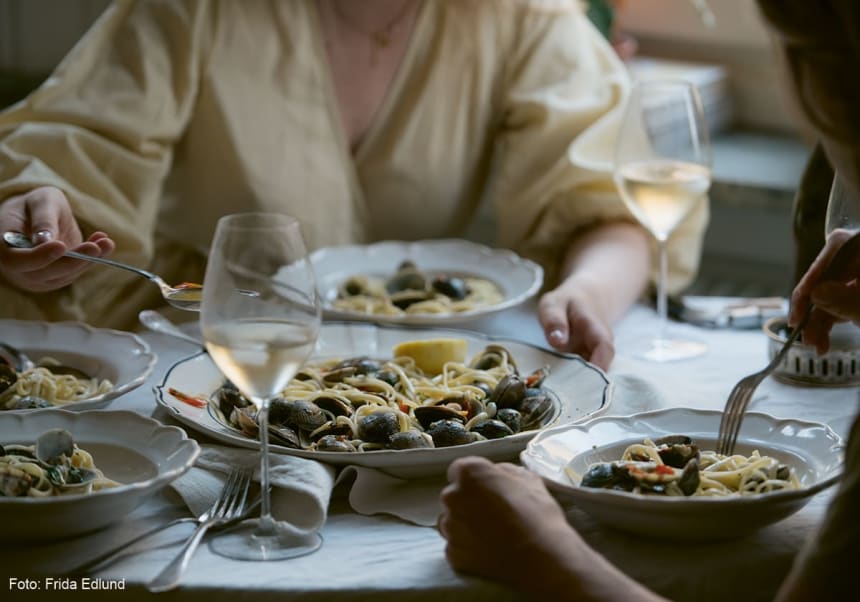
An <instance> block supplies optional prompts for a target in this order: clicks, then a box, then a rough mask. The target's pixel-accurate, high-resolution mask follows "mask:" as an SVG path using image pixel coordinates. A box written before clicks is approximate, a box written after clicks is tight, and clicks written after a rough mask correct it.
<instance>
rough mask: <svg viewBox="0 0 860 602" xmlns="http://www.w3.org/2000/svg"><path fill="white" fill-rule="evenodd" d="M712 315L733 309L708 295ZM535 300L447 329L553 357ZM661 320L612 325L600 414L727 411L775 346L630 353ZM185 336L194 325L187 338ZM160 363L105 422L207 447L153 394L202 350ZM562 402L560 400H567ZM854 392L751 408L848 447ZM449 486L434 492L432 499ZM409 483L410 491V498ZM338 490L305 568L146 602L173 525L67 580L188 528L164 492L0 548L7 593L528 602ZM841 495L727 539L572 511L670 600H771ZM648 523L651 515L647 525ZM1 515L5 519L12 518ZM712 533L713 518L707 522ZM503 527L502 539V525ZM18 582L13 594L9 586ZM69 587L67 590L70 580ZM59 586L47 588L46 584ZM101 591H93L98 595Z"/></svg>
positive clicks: (257, 570)
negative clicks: (127, 413)
mask: <svg viewBox="0 0 860 602" xmlns="http://www.w3.org/2000/svg"><path fill="white" fill-rule="evenodd" d="M696 301H698V302H700V303H702V304H704V305H710V306H714V307H716V306H719V305H723V304H725V303H727V302H729V301H731V300H730V299H726V298H717V297H710V298H706V297H702V298H698V299H696ZM536 315H537V314H536V302H535V301H534V300H532V301H529V302H526V303H524V304H522V305H519V306H517V307H514V308H510V309H507V310H505V311H502V312H497V313H493V314H489V315H486V316H483V317H481V318H478V319H473V320H470V321H467V322H464V323H458V324H456V325H453V326H448V327H449V328H452V327H453V328H457V329H465V330H470V331H477V332H481V333H484V334H489V335H493V336H496V337H502V338H510V339H514V340H517V341H524V342H527V343H531V344H534V345H539V346H543V347H546V342H545V340H544V336H543V333H542V331H541V329H540V326H539V323H538V321H537V318H536ZM657 324H658V317H657V314H656V312H655V311H654V309H653V308H652V307H650V306H648V305H645V304H640V305H636V306H634V307H633V308H632V309H631V310H630V311H629V312H628V313H627V314H626V315H625V316H624V317H623V318H622V319H621V320H620V321H619V322H618V323H617V324H616V326H615V337H616V339H615V342H616V356H615V358H614V360H613V362H612V364H611V367H610V368H609V369H608V370H607V371H606V376H607V378H608V381H609V383H610V385H611V387H612V390H613V391H612V395H611V396H610V397H609V404H608V406H607V407H606V408H605V409H604V410H603V411H602V413H601V415H604V416H608V415H628V414H631V413H635V412H643V411H648V410H656V409H661V408H669V407H689V408H701V409H722V407H723V405H724V403H725V400H726V398H727V396H728V394H729V392H730V391H731V389H732V387H733V385H734V384H735V383H736V382H737V381H738V380H739V379H740V378H742V377H743V376H745V375H747V374H750V373H752V372H755V371H757V370H759V369H761V368H762V367H764V365H765V364H766V363H767V362H768V360H769V357H768V339H767V337H766V335H765V334H764V332H763V330H762V329H761V328H748V329H731V328H723V329H717V328H703V327H699V326H695V325H692V324H685V323H680V322H673V323H672V328H673V329H675V330H676V331H678V332H679V334H681V335H684V336H687V337H693V338H696V339H699V340H701V341H703V342H704V343H706V345H707V352H706V353H705V354H703V355H701V356H699V357H696V358H692V359H687V360H683V361H677V362H665V363H656V362H652V361H647V360H644V359H639V358H637V357H634V356H632V355H631V354H630V353H629V351H628V350H629V349H631V348H632V346H633V344H634V343H635V342H636V341H637V340H640V339H642V338H645V337H651V336H653V335H654V333H655V331H656V329H657ZM184 327H185V329H187V330H188V331H189V332H193V331H194V329H195V328H196V325H195V324H194V323H188V324H186V325H185V326H184ZM138 334H139V336H140V337H141V338H142V339H144V340H145V341H146V342H147V343H149V345H150V346H151V348H152V349H153V350H154V351H155V352H156V353H157V355H158V362H157V364H156V366H155V369H154V370H153V372H152V373H151V374H150V376H149V377H148V379H147V381H146V382H145V383H144V385H143V386H140V387H138V388H136V389H135V390H133V391H131V392H129V393H127V394H125V395H123V396H122V397H120V398H118V399H116V400H114V401H113V403H112V404H111V405H110V406H109V409H110V410H121V409H124V410H133V411H135V412H139V413H141V414H143V415H146V416H150V417H153V418H155V419H157V420H159V421H161V422H163V423H165V424H169V425H174V426H178V427H182V428H185V429H186V431H187V432H188V435H189V436H190V437H192V438H195V439H197V440H198V441H199V442H200V443H201V444H206V443H212V441H210V440H209V439H208V438H207V437H206V435H204V434H202V433H200V432H197V431H195V430H193V429H190V428H188V427H186V426H183V425H182V423H179V422H176V421H174V419H173V418H172V417H171V416H170V414H169V413H168V412H166V411H165V410H164V409H163V408H161V407H160V406H158V405H157V404H156V401H155V398H154V395H153V386H155V385H157V384H159V383H160V382H161V381H162V380H163V378H164V375H165V373H166V371H167V370H168V369H169V368H170V367H171V366H172V365H174V364H175V363H176V362H177V361H179V360H181V359H183V358H186V357H188V356H190V355H192V354H195V353H199V352H200V349H199V347H196V346H195V345H194V344H192V343H189V342H186V341H182V340H179V339H177V338H173V337H170V336H167V335H164V334H160V333H154V332H150V331H141V332H139V333H138ZM562 393H563V392H562ZM858 394H860V389H858V388H857V387H852V386H843V387H815V386H800V385H796V384H787V383H784V382H780V381H778V380H775V379H773V378H768V379H766V380H765V381H764V382H763V383H762V384H761V386H760V387H759V389H758V390H757V392H756V394H755V396H754V397H753V400H752V402H751V404H750V407H749V410H750V411H753V412H763V413H767V414H771V415H773V416H775V417H778V418H794V419H801V420H807V421H816V422H823V423H826V424H828V425H829V426H830V427H832V429H834V430H835V431H836V432H837V433H838V434H840V435H841V436H843V437H845V436H847V433H848V430H849V427H850V425H851V421H852V419H853V417H854V415H855V413H856V412H857V410H858ZM443 484H444V481H443V480H440V481H439V486H438V489H437V490H433V491H432V495H434V496H435V495H438V491H440V490H441V487H442V486H443ZM409 486H410V485H409V482H405V484H404V487H407V488H408V487H409ZM346 488H348V484H344V485H339V486H338V487H337V488H335V490H334V492H333V495H332V498H331V502H330V505H329V508H328V515H327V518H326V521H325V523H324V525H323V526H322V528H321V531H320V534H321V535H322V538H323V545H322V547H321V548H320V549H319V550H318V551H317V552H315V553H313V554H310V555H308V556H303V557H299V558H293V559H288V560H283V561H237V560H230V559H227V558H225V557H222V556H219V555H218V554H216V553H214V552H213V551H212V550H211V549H210V548H209V547H208V546H207V545H205V543H204V545H201V546H200V548H199V549H198V550H197V551H196V553H195V555H194V557H193V559H192V561H191V563H190V565H189V567H188V569H187V571H186V573H185V574H184V576H183V577H182V581H181V584H180V585H179V587H177V588H176V589H173V590H171V591H167V592H163V593H159V594H150V593H149V592H148V591H147V590H146V588H145V585H146V583H147V582H148V581H149V580H151V579H152V578H153V577H154V576H155V575H156V574H158V573H159V571H161V569H162V568H164V566H165V565H166V563H168V562H169V561H170V560H171V559H172V558H173V557H174V556H175V555H176V554H177V552H178V550H179V549H180V547H181V545H182V543H183V542H184V540H185V538H187V537H188V536H189V535H190V533H191V527H190V526H189V525H183V526H181V527H173V528H172V529H169V530H166V531H163V532H160V533H158V534H156V535H155V536H153V537H151V538H148V539H147V540H145V541H144V542H141V543H140V544H138V545H136V546H134V547H132V548H130V549H129V551H128V553H127V554H125V555H123V556H121V557H120V558H119V559H117V560H116V561H115V562H112V563H111V564H109V565H107V566H103V567H101V568H98V569H97V570H95V571H94V572H90V573H87V574H83V575H82V574H81V573H79V572H71V571H72V569H74V568H75V567H77V566H78V565H80V564H81V562H83V561H85V560H86V559H87V558H89V557H95V556H96V555H98V554H99V553H101V552H103V551H105V550H108V549H110V548H112V547H114V546H116V545H118V544H120V543H122V542H124V541H127V540H129V539H131V538H132V537H133V536H134V535H136V534H138V533H141V532H143V531H145V530H147V529H149V528H152V527H153V526H156V525H159V524H166V523H167V522H169V521H170V520H171V519H174V518H177V517H181V516H188V515H189V510H188V508H187V507H186V506H185V505H184V504H183V503H182V501H181V499H180V498H179V496H178V495H177V494H176V492H175V491H174V490H173V489H171V488H170V487H165V488H164V489H162V490H160V491H159V492H158V493H156V494H155V495H153V496H152V497H150V498H149V499H147V500H146V501H145V502H144V503H143V504H142V505H141V506H139V507H138V508H137V509H136V510H135V511H134V512H132V513H131V514H129V515H128V516H127V517H125V518H124V519H123V520H122V521H120V522H119V523H116V524H114V525H111V526H109V527H106V528H104V529H101V530H99V531H96V532H94V533H89V534H86V535H84V536H79V537H74V538H70V539H63V540H57V541H51V542H42V543H35V544H27V543H16V544H14V546H8V545H5V544H4V545H3V554H2V556H3V561H2V562H0V571H2V572H3V573H5V575H4V579H3V584H2V585H0V592H2V594H0V597H2V599H4V600H10V599H13V600H14V599H25V597H29V598H32V596H29V595H28V594H32V593H33V592H32V591H28V590H21V589H18V587H19V584H20V583H21V580H22V579H24V578H32V580H33V583H34V584H36V585H38V586H39V587H40V588H43V589H42V590H41V591H45V590H44V587H45V584H46V579H48V578H50V579H52V581H51V583H52V584H63V583H64V584H65V585H66V587H65V588H63V587H61V585H56V587H57V588H58V589H56V590H54V593H56V594H57V597H58V599H63V598H62V595H61V594H63V593H64V592H68V593H71V592H72V591H77V592H78V593H79V594H80V593H81V592H80V587H79V586H80V585H82V580H84V579H87V580H88V583H89V584H91V585H92V584H93V583H96V584H98V583H101V584H104V585H105V589H106V588H107V587H113V588H114V591H111V592H110V593H111V599H116V600H122V599H137V597H144V596H147V597H148V596H157V597H161V598H163V599H165V600H171V599H176V600H183V601H186V602H192V601H196V600H205V601H206V602H216V601H218V600H229V601H231V602H235V601H238V600H245V599H253V600H260V601H262V600H280V601H283V600H290V601H299V600H300V601H308V602H310V601H328V600H337V601H338V602H349V601H353V600H355V601H358V600H372V601H374V602H383V601H392V602H409V601H436V600H445V601H451V602H456V601H470V602H479V601H487V602H489V601H493V602H504V601H508V600H510V601H515V600H525V599H526V598H525V597H523V596H522V595H521V594H519V593H517V592H515V591H512V590H510V589H508V588H506V587H504V586H502V585H499V584H497V583H494V582H492V581H488V580H484V579H480V578H476V577H472V576H468V575H465V574H460V573H458V572H457V571H455V570H453V569H452V568H451V566H450V565H449V564H448V562H447V561H446V558H445V540H444V538H443V537H442V536H441V535H440V534H439V532H438V531H437V530H436V529H435V528H434V527H430V526H419V525H416V524H414V523H411V522H409V521H406V520H403V519H401V518H398V517H396V516H392V515H390V514H383V513H378V514H371V515H366V514H362V513H360V512H358V511H356V510H354V509H353V507H352V506H351V504H350V501H349V496H348V495H346V493H345V491H343V490H345V489H346ZM833 489H834V488H830V489H827V490H825V491H823V492H821V493H819V494H817V495H815V496H814V497H812V498H811V499H810V500H809V502H808V504H807V505H805V506H804V507H803V508H802V509H801V510H800V511H798V512H797V513H795V514H793V515H792V516H790V517H788V518H786V519H784V520H782V521H779V522H777V523H774V524H772V525H770V526H767V527H765V528H763V529H761V530H758V531H756V532H754V533H752V534H750V535H747V536H744V537H741V538H738V539H730V540H723V541H716V542H714V541H709V542H695V541H675V540H672V539H664V538H660V537H643V536H637V535H632V534H628V533H626V532H624V531H621V530H616V529H614V528H612V526H611V525H605V524H602V523H600V522H597V521H595V520H594V519H593V518H591V517H590V516H589V515H587V514H585V513H584V512H583V511H581V510H580V509H578V508H576V507H565V511H566V513H567V516H568V518H569V521H570V522H571V524H572V525H573V526H574V527H575V528H576V529H577V530H578V531H579V533H580V534H581V535H582V536H583V537H584V539H585V540H586V541H587V542H588V543H589V544H590V545H591V546H593V547H594V548H595V549H596V550H597V551H598V552H600V553H601V554H602V555H604V556H605V557H606V558H607V559H608V560H609V561H610V562H612V563H613V564H615V565H617V566H618V567H619V568H620V569H621V570H623V571H624V572H625V573H627V574H629V575H630V576H631V577H633V578H634V579H636V580H638V581H640V582H641V583H643V584H644V585H646V586H647V587H649V588H651V589H652V590H653V591H655V592H657V593H659V594H661V595H663V596H666V597H668V598H670V599H673V600H695V601H699V602H702V601H708V600H720V601H724V600H727V599H730V600H770V599H772V597H773V595H774V593H775V592H776V590H777V589H778V587H779V584H780V582H781V581H782V579H783V578H784V576H785V575H786V573H787V572H788V571H789V570H790V568H791V565H792V562H793V561H794V559H795V556H796V555H797V553H798V551H799V550H800V549H801V547H802V546H803V544H804V542H805V541H806V540H807V539H808V538H809V537H810V535H812V534H813V533H814V531H815V529H816V527H817V525H818V524H819V523H820V522H821V519H822V517H823V515H824V513H825V510H826V507H827V503H828V499H829V498H830V496H832V494H833ZM645 518H647V517H645ZM10 519H11V517H3V518H2V520H10ZM701 520H702V521H707V520H708V517H707V516H702V517H701ZM500 528H501V527H500ZM13 578H14V579H15V581H14V583H16V584H18V585H16V586H13ZM64 579H65V581H64ZM52 587H53V586H52ZM92 593H97V592H92Z"/></svg>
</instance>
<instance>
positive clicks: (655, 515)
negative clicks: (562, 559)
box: [521, 408, 844, 540]
mask: <svg viewBox="0 0 860 602" xmlns="http://www.w3.org/2000/svg"><path fill="white" fill-rule="evenodd" d="M720 416H721V412H719V411H715V410H695V409H687V408H671V409H665V410H657V411H653V412H645V413H641V414H634V415H631V416H605V417H599V418H595V419H593V420H590V421H588V422H585V423H583V424H579V425H571V426H566V427H559V428H557V429H553V430H552V431H548V432H545V433H541V434H539V435H537V436H536V437H535V438H534V439H533V440H532V441H531V442H530V443H529V445H528V446H527V448H526V450H525V451H524V452H523V453H522V454H521V460H522V462H523V464H524V465H525V466H526V467H527V468H528V469H529V470H532V471H533V472H535V473H537V474H538V475H540V476H541V477H542V478H543V479H544V481H545V482H546V483H547V485H548V487H549V488H550V489H551V490H552V491H553V493H554V494H556V495H557V497H558V499H559V500H560V501H561V502H562V503H563V504H568V503H569V504H571V505H575V506H576V507H578V508H580V509H582V510H583V511H585V512H587V513H588V514H590V515H591V516H592V517H593V518H595V519H596V520H598V521H601V522H602V523H604V524H606V525H607V526H610V527H613V528H617V529H621V530H624V531H629V532H632V533H637V534H640V535H646V536H648V537H651V538H668V539H683V540H717V539H728V538H733V537H739V536H742V535H746V534H748V533H751V532H752V531H755V530H756V529H759V528H762V527H765V526H766V525H769V524H771V523H774V522H776V521H779V520H782V519H784V518H786V517H788V516H790V515H791V514H794V513H795V512H797V511H798V510H800V509H801V508H802V507H803V506H804V505H805V504H806V503H807V502H808V501H809V499H810V498H811V497H812V496H813V495H814V494H816V493H818V492H819V491H821V490H823V489H825V488H826V487H829V486H831V485H833V484H834V483H835V482H836V480H837V479H838V478H839V475H840V473H841V471H842V467H843V448H844V445H843V442H842V439H841V438H840V437H839V435H837V434H836V433H835V432H834V431H833V430H832V429H831V428H830V427H828V426H826V425H824V424H821V423H815V422H804V421H800V420H790V419H789V420H783V419H778V418H774V417H773V416H769V415H767V414H760V413H748V414H747V415H746V417H745V419H744V426H743V430H742V432H741V436H740V438H739V440H738V443H737V446H736V448H735V453H739V454H743V455H749V454H750V453H751V452H752V451H753V450H758V451H759V452H760V453H761V454H762V455H767V456H772V457H774V458H776V459H777V460H779V461H780V462H782V463H785V464H788V465H790V466H792V467H793V468H794V469H795V472H796V474H797V476H798V478H799V480H800V483H801V488H800V489H794V490H783V491H774V492H770V493H762V494H757V495H748V496H731V497H697V496H691V497H663V496H656V495H641V494H637V493H629V492H626V491H616V490H610V489H597V488H591V487H580V486H579V484H578V481H577V479H576V476H575V475H582V474H584V473H585V471H586V470H587V469H588V467H589V466H590V465H591V464H592V463H595V462H609V461H613V460H620V459H621V455H622V453H623V452H624V450H625V448H626V447H627V446H628V445H630V444H633V443H641V442H642V441H643V439H646V438H648V439H655V438H657V437H661V436H664V435H672V434H680V435H688V436H690V437H692V438H693V440H694V442H696V443H697V444H698V445H699V448H700V449H703V450H713V449H715V448H716V441H717V436H716V434H717V431H718V428H719V424H720ZM571 474H573V475H574V476H570V475H571Z"/></svg>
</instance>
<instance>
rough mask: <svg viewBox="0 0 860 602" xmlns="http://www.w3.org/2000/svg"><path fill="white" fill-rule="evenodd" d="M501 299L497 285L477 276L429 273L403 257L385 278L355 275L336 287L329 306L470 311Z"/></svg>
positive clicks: (378, 311) (392, 311)
mask: <svg viewBox="0 0 860 602" xmlns="http://www.w3.org/2000/svg"><path fill="white" fill-rule="evenodd" d="M503 300H504V295H503V294H502V291H501V290H500V289H499V287H498V286H497V285H496V284H495V283H493V282H491V281H490V280H487V279H485V278H479V277H477V276H462V277H460V276H451V275H447V274H437V275H435V276H432V277H431V276H429V275H428V274H425V273H423V272H421V271H420V270H419V269H418V268H417V267H416V266H415V264H414V263H412V262H409V261H405V262H403V263H401V264H400V266H399V267H398V269H397V272H396V273H395V274H394V275H392V276H391V277H390V278H388V279H382V278H374V277H371V276H364V275H356V276H352V277H351V278H349V279H347V280H346V281H345V282H343V283H342V284H341V286H340V287H339V288H338V294H337V297H336V298H335V299H334V300H332V307H333V308H334V309H338V310H341V311H350V312H356V313H364V314H373V315H404V314H446V313H462V312H466V311H472V310H475V309H478V308H481V307H488V306H491V305H496V304H497V303H501V302H502V301H503Z"/></svg>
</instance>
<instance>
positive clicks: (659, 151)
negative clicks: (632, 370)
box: [614, 80, 711, 362]
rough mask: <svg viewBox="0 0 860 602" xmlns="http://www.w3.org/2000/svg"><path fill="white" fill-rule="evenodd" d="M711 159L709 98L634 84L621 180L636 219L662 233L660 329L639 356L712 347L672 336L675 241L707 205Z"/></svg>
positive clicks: (619, 147) (659, 84)
mask: <svg viewBox="0 0 860 602" xmlns="http://www.w3.org/2000/svg"><path fill="white" fill-rule="evenodd" d="M710 164H711V156H710V146H709V143H708V131H707V126H706V124H705V118H704V113H703V111H702V103H701V101H700V99H699V95H698V93H697V92H696V88H695V87H694V86H693V85H692V84H690V83H688V82H685V81H680V80H677V81H676V80H647V81H640V82H638V83H636V84H635V85H634V86H633V89H632V91H631V93H630V97H629V99H628V101H627V105H626V108H625V111H624V115H623V117H622V121H621V126H620V130H619V134H618V142H617V144H616V148H615V169H614V177H615V184H616V186H617V187H618V191H619V193H620V194H621V198H622V199H624V202H625V204H626V205H627V207H628V208H629V209H630V211H631V212H632V213H633V215H634V216H635V217H636V219H637V220H638V221H639V222H640V223H641V224H642V225H643V226H644V227H645V228H646V229H647V230H648V231H649V232H650V233H651V234H652V235H653V236H654V238H655V239H656V241H657V247H658V250H659V261H660V266H659V275H658V281H657V289H658V290H657V312H658V314H659V320H658V328H657V333H656V335H655V337H654V338H653V339H652V340H649V341H641V342H636V343H634V344H633V345H632V349H631V351H632V353H633V354H634V355H636V356H639V357H642V358H644V359H647V360H650V361H655V362H666V361H673V360H680V359H686V358H690V357H695V356H698V355H701V354H703V353H705V351H707V346H706V345H705V344H704V343H702V342H701V341H694V340H686V339H682V338H679V337H677V336H669V335H668V334H667V303H666V301H667V291H666V286H667V278H668V274H667V270H668V267H667V265H668V255H667V241H668V240H669V237H670V236H671V234H672V232H674V230H675V229H676V228H677V227H678V225H679V224H680V223H681V222H682V221H683V220H684V218H685V217H686V216H687V215H689V214H690V212H692V211H693V210H694V209H695V208H696V206H698V205H699V204H701V203H704V202H705V199H706V195H707V192H708V188H709V187H710V183H711V168H710Z"/></svg>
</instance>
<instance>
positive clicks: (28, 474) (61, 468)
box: [0, 445, 119, 497]
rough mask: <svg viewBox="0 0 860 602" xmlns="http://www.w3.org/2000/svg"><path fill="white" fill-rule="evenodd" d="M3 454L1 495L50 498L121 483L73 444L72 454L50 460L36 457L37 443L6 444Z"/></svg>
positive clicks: (88, 453)
mask: <svg viewBox="0 0 860 602" xmlns="http://www.w3.org/2000/svg"><path fill="white" fill-rule="evenodd" d="M0 449H2V450H3V451H4V452H5V453H4V455H2V456H0V495H3V496H6V497H51V496H57V495H68V494H72V493H75V494H80V493H92V492H94V491H99V490H101V489H107V488H109V487H116V486H118V485H119V483H117V482H116V481H114V480H112V479H109V478H107V477H105V476H104V473H103V472H102V471H101V470H100V469H99V468H98V467H97V466H96V465H95V462H94V461H93V457H92V454H90V452H88V451H87V450H85V449H82V448H80V447H78V446H77V445H74V447H73V451H72V454H71V456H68V455H61V456H59V457H58V458H56V459H52V460H51V462H50V463H49V462H44V461H42V460H39V459H38V458H37V457H36V446H35V445H4V446H2V447H0Z"/></svg>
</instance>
